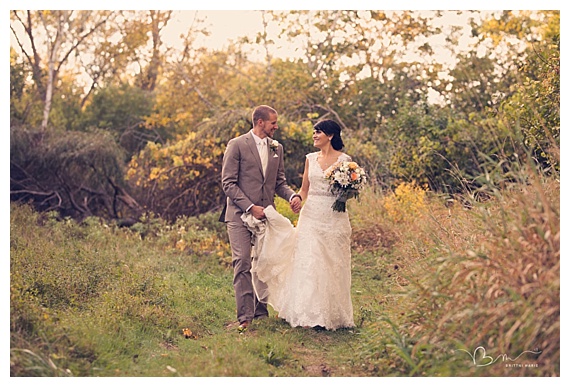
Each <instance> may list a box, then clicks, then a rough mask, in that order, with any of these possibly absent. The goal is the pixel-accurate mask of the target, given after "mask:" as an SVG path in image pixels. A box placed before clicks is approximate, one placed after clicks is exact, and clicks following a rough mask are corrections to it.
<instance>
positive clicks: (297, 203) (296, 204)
mask: <svg viewBox="0 0 570 387" xmlns="http://www.w3.org/2000/svg"><path fill="white" fill-rule="evenodd" d="M289 205H290V206H291V210H293V212H294V213H296V214H298V213H299V211H301V207H302V205H301V199H300V198H299V197H298V196H295V197H294V198H293V199H291V202H289Z"/></svg>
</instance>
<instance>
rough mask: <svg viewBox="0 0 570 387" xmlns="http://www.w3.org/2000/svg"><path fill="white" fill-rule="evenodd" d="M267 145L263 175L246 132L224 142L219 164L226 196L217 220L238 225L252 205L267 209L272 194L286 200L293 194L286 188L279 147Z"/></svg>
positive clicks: (281, 153) (253, 146) (268, 140)
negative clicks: (266, 157)
mask: <svg viewBox="0 0 570 387" xmlns="http://www.w3.org/2000/svg"><path fill="white" fill-rule="evenodd" d="M265 141H267V144H268V148H267V149H268V152H267V156H268V162H267V171H266V174H265V176H263V171H262V166H261V159H260V158H259V152H258V150H257V145H256V144H255V141H254V139H253V136H252V135H251V133H250V132H249V131H248V132H247V133H245V134H242V135H241V136H239V137H236V138H233V139H231V140H230V141H229V142H228V146H227V148H226V151H225V153H224V159H223V162H222V188H223V190H224V192H225V194H226V196H227V198H226V208H225V214H222V217H221V219H220V220H222V221H225V222H228V221H232V220H233V221H237V222H241V219H240V217H241V214H243V213H244V212H245V211H246V210H247V209H248V207H249V206H251V205H252V204H255V205H258V206H262V207H267V206H268V205H273V206H274V205H275V203H274V198H275V194H277V195H279V196H280V197H282V198H283V199H285V200H287V201H289V199H290V197H291V195H293V194H294V193H295V192H294V191H293V190H292V189H291V188H290V187H289V186H288V185H287V181H286V179H285V168H284V164H283V147H282V146H281V144H279V146H278V147H277V149H276V150H273V149H271V148H270V147H269V144H270V143H271V139H269V138H266V139H265Z"/></svg>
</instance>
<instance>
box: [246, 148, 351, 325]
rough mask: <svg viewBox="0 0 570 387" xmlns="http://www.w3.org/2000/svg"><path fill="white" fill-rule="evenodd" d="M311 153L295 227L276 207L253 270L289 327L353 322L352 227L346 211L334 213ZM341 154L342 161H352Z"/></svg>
mask: <svg viewBox="0 0 570 387" xmlns="http://www.w3.org/2000/svg"><path fill="white" fill-rule="evenodd" d="M317 155H318V153H317V152H315V153H310V154H308V155H307V159H308V161H309V183H310V184H309V192H308V197H307V200H306V201H305V204H304V205H303V208H302V210H301V212H300V214H299V221H298V225H297V227H296V228H293V226H292V225H291V223H290V222H289V220H288V219H287V218H285V217H283V216H281V215H280V214H279V213H277V211H276V210H275V209H274V208H273V207H268V208H267V209H266V210H265V214H266V217H267V222H265V223H264V228H265V229H264V230H263V231H264V232H263V233H262V234H260V235H261V239H260V240H258V242H259V243H257V244H256V247H257V248H256V253H255V255H256V257H255V259H254V262H253V265H252V274H253V278H254V284H255V285H256V286H255V289H256V292H257V293H258V297H259V298H260V299H265V300H266V301H267V302H268V303H269V304H270V305H271V306H272V307H273V309H275V310H276V311H277V312H278V315H279V317H281V318H283V319H285V320H286V321H287V322H289V324H291V326H310V327H314V326H321V327H324V328H326V329H329V330H336V329H338V328H345V327H353V326H354V319H353V309H352V301H351V296H350V287H351V252H350V236H351V232H352V230H351V226H350V221H349V218H348V213H346V212H335V211H333V210H332V204H333V202H334V200H335V197H334V196H333V195H332V194H331V193H330V192H329V183H328V181H327V180H326V179H325V173H326V170H323V169H322V168H321V166H320V165H319V163H318V161H317ZM349 160H350V157H349V156H348V155H346V154H344V153H343V154H341V155H340V156H339V159H338V161H349Z"/></svg>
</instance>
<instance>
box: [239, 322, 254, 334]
mask: <svg viewBox="0 0 570 387" xmlns="http://www.w3.org/2000/svg"><path fill="white" fill-rule="evenodd" d="M249 324H251V321H244V322H242V323H241V324H239V326H238V332H239V333H244V332H245V331H247V328H248V327H249Z"/></svg>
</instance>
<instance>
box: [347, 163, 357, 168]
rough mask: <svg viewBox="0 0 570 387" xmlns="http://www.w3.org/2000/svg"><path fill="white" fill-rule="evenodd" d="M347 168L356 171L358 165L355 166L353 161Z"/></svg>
mask: <svg viewBox="0 0 570 387" xmlns="http://www.w3.org/2000/svg"><path fill="white" fill-rule="evenodd" d="M348 168H350V169H356V168H358V164H356V163H355V162H354V161H351V162H350V163H348Z"/></svg>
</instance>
